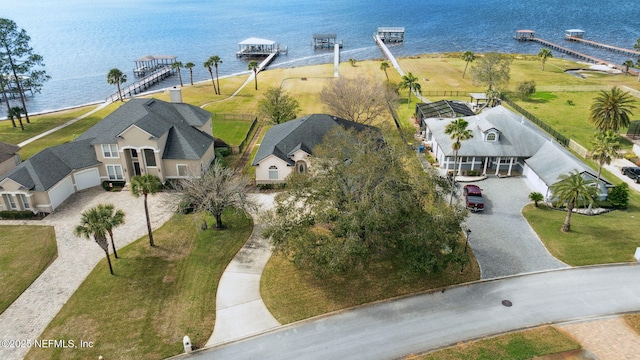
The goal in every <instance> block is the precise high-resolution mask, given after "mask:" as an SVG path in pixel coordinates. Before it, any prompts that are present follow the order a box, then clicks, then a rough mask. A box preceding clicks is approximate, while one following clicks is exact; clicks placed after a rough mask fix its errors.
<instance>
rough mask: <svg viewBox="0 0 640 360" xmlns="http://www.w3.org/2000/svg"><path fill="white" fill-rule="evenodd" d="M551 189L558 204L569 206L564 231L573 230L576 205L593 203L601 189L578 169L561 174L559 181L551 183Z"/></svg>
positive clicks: (563, 225)
mask: <svg viewBox="0 0 640 360" xmlns="http://www.w3.org/2000/svg"><path fill="white" fill-rule="evenodd" d="M549 189H550V190H551V192H552V196H553V198H554V199H555V200H556V203H557V204H560V205H563V204H566V206H567V216H566V217H565V219H564V223H563V224H562V231H563V232H568V231H571V214H572V212H573V209H574V208H575V207H576V205H578V206H579V205H584V204H589V205H593V204H595V202H596V197H597V196H598V194H599V193H600V189H599V188H598V187H597V186H594V182H593V181H592V180H589V181H587V180H585V179H584V177H582V175H581V174H580V173H579V172H578V171H577V170H574V171H572V172H570V173H569V174H562V175H560V177H559V178H558V182H556V183H555V184H553V185H551V186H550V187H549Z"/></svg>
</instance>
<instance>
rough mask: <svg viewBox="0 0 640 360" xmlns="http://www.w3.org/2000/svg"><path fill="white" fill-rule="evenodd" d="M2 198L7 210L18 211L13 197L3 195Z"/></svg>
mask: <svg viewBox="0 0 640 360" xmlns="http://www.w3.org/2000/svg"><path fill="white" fill-rule="evenodd" d="M4 198H5V199H7V205H9V209H11V210H18V207H17V206H16V202H15V200H13V195H11V194H5V195H4Z"/></svg>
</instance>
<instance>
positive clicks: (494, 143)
mask: <svg viewBox="0 0 640 360" xmlns="http://www.w3.org/2000/svg"><path fill="white" fill-rule="evenodd" d="M456 118H457V117H453V118H444V117H433V118H425V119H422V124H423V126H424V128H423V130H422V133H423V134H424V143H425V145H426V147H429V148H431V149H432V152H433V155H434V157H435V158H436V160H437V162H438V163H439V166H440V168H441V169H443V170H445V171H447V172H451V173H454V174H456V175H468V174H477V175H484V176H514V175H521V176H523V177H524V178H525V180H526V182H527V183H528V185H529V187H530V188H531V189H532V190H534V191H537V192H540V193H541V194H543V195H545V196H546V197H548V196H550V195H551V194H550V192H549V187H550V186H551V185H552V184H554V183H555V182H557V181H558V177H559V176H560V175H562V174H567V173H569V172H571V171H574V170H576V171H578V172H580V173H581V174H583V177H585V179H587V180H595V179H596V178H597V174H596V172H595V171H594V170H593V169H591V168H590V167H589V166H587V165H586V164H584V163H583V162H582V161H580V160H579V159H578V158H576V157H575V156H574V155H573V154H571V153H570V152H569V151H567V150H566V149H564V148H563V147H562V146H561V145H560V144H558V143H556V142H555V141H554V140H553V139H552V138H551V137H550V136H549V135H547V134H546V133H544V132H542V131H541V130H540V129H538V128H537V127H536V126H535V125H533V124H532V123H530V122H529V121H528V120H527V119H526V118H524V117H523V116H521V115H518V114H516V113H514V112H512V111H510V110H508V109H507V108H505V107H502V106H497V107H494V108H489V109H485V110H484V111H483V112H481V113H480V114H477V115H472V116H465V117H463V118H464V119H465V120H466V121H467V122H468V123H469V126H468V129H469V130H471V133H472V135H473V137H472V138H471V139H468V140H464V141H463V142H462V146H461V147H460V149H459V151H458V161H457V163H456V165H455V166H456V168H454V151H453V147H452V145H453V143H454V140H452V139H451V137H450V136H449V135H448V134H446V133H445V128H446V126H447V125H448V124H449V123H450V122H451V121H453V120H455V119H456ZM612 186H613V185H612V184H610V183H608V182H606V181H603V183H602V184H601V189H600V190H601V194H602V195H601V196H602V198H603V199H604V198H606V196H607V193H608V188H610V187H612Z"/></svg>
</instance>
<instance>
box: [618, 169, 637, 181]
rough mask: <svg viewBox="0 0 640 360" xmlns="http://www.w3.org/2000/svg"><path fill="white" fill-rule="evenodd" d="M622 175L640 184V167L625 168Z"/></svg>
mask: <svg viewBox="0 0 640 360" xmlns="http://www.w3.org/2000/svg"><path fill="white" fill-rule="evenodd" d="M620 171H622V175H627V176H628V177H630V178H631V179H633V180H634V181H635V182H636V183H640V167H639V166H625V167H623V168H622V169H620Z"/></svg>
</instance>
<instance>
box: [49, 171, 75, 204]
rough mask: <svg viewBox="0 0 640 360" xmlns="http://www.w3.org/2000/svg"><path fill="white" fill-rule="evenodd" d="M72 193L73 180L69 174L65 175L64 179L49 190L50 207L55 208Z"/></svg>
mask: <svg viewBox="0 0 640 360" xmlns="http://www.w3.org/2000/svg"><path fill="white" fill-rule="evenodd" d="M73 193H74V191H73V181H71V176H67V177H66V178H64V180H62V181H60V182H59V183H58V185H56V186H54V187H53V188H52V189H51V190H49V199H50V200H51V207H52V209H53V210H55V209H56V207H58V205H60V204H62V202H63V201H65V200H67V198H68V197H69V196H71V194H73Z"/></svg>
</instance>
